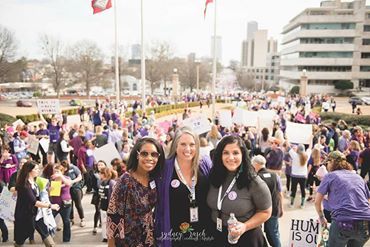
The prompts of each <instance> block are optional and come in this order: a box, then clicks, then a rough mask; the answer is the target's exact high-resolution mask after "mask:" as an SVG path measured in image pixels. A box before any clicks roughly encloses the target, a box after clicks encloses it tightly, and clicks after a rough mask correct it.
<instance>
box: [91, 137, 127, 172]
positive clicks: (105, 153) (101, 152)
mask: <svg viewBox="0 0 370 247" xmlns="http://www.w3.org/2000/svg"><path fill="white" fill-rule="evenodd" d="M93 155H94V158H95V161H99V160H103V161H104V162H105V163H106V164H107V166H109V167H110V162H111V161H112V160H113V159H115V158H118V159H121V156H120V155H119V153H118V151H117V149H116V146H114V144H113V143H112V142H109V143H107V144H105V145H104V146H101V147H100V148H95V149H94V151H93Z"/></svg>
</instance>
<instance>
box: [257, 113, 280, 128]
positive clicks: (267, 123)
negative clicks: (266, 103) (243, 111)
mask: <svg viewBox="0 0 370 247" xmlns="http://www.w3.org/2000/svg"><path fill="white" fill-rule="evenodd" d="M275 117H276V112H275V111H273V110H260V111H258V129H259V130H262V129H263V128H268V129H269V131H270V133H271V132H272V128H273V127H274V118H275Z"/></svg>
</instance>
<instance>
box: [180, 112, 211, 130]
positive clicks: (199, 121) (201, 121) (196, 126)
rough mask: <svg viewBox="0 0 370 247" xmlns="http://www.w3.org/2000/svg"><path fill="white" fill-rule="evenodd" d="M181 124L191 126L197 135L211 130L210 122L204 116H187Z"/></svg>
mask: <svg viewBox="0 0 370 247" xmlns="http://www.w3.org/2000/svg"><path fill="white" fill-rule="evenodd" d="M182 125H183V126H187V127H189V128H191V129H192V130H193V131H194V132H195V133H197V134H198V135H200V134H203V133H206V132H208V131H210V130H211V124H210V123H209V121H208V119H207V118H206V117H205V116H197V117H191V118H187V119H185V120H184V121H182Z"/></svg>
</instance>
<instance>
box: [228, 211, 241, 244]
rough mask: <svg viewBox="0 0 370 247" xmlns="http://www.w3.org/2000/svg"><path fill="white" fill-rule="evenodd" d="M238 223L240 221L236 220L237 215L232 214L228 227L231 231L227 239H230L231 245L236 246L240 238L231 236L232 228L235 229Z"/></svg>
mask: <svg viewBox="0 0 370 247" xmlns="http://www.w3.org/2000/svg"><path fill="white" fill-rule="evenodd" d="M237 222H238V220H237V219H236V218H235V214H234V213H230V218H229V219H228V221H227V227H228V230H229V234H228V235H227V239H228V241H229V243H230V244H236V243H237V242H238V240H239V238H238V237H233V236H231V234H230V230H231V228H233V227H235V226H236V223H237Z"/></svg>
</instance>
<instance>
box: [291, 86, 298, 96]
mask: <svg viewBox="0 0 370 247" xmlns="http://www.w3.org/2000/svg"><path fill="white" fill-rule="evenodd" d="M299 89H300V87H299V86H294V87H292V89H290V91H289V93H290V94H299Z"/></svg>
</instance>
